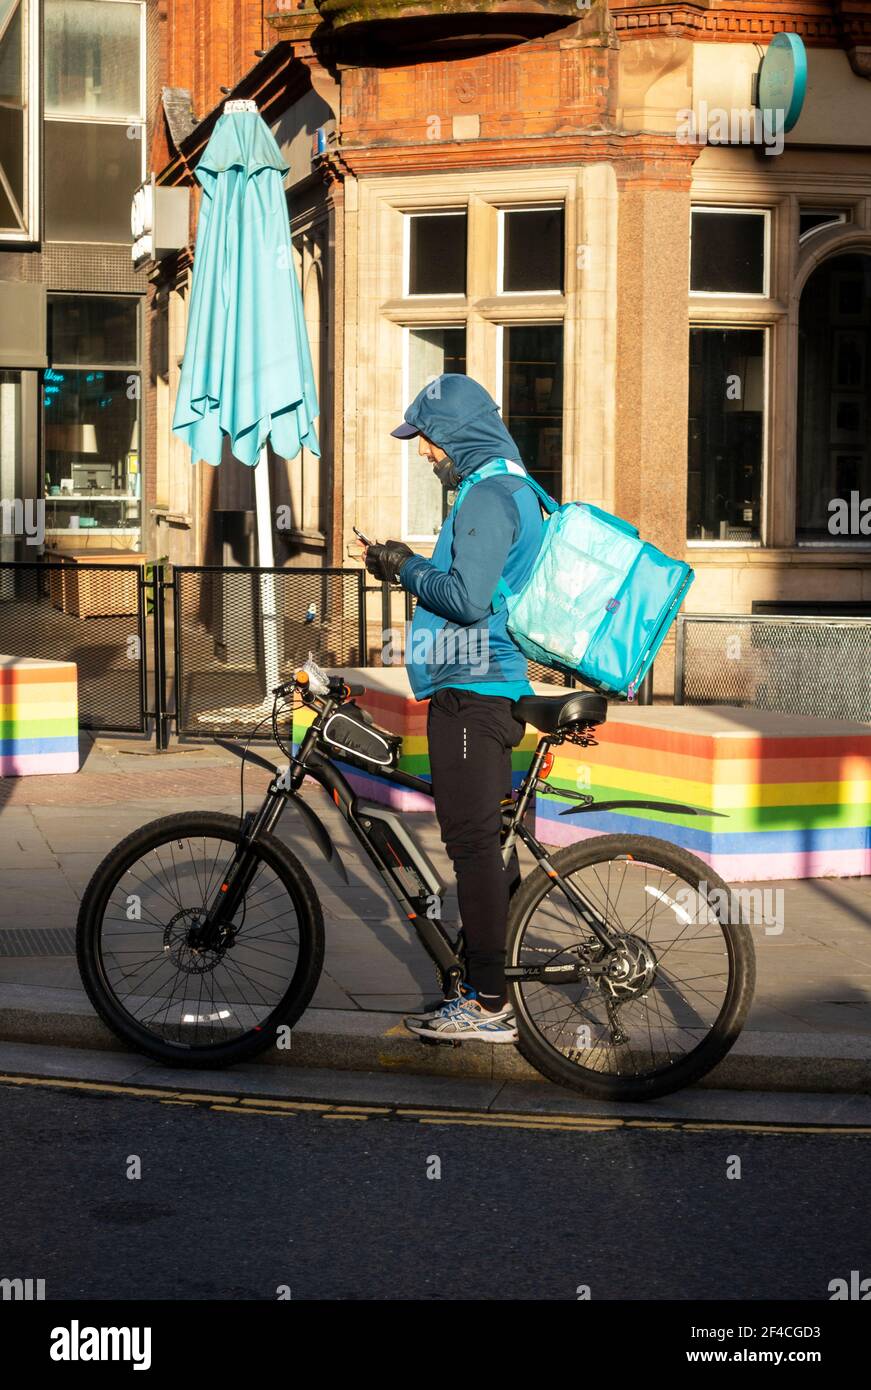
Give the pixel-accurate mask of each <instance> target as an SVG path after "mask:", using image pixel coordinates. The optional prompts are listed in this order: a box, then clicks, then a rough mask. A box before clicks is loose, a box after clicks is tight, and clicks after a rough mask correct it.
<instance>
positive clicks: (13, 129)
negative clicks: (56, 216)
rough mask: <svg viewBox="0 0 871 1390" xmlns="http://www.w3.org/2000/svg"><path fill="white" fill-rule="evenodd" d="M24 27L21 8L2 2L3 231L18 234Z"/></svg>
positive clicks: (10, 0)
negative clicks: (22, 39)
mask: <svg viewBox="0 0 871 1390" xmlns="http://www.w3.org/2000/svg"><path fill="white" fill-rule="evenodd" d="M21 25H22V6H21V4H16V3H15V0H0V36H2V37H0V174H2V177H0V230H2V231H16V232H17V231H21V230H22V227H23V219H22V213H23V209H24V151H25V129H24V73H23V67H22V49H21ZM10 195H11V197H10ZM13 200H14V201H13Z"/></svg>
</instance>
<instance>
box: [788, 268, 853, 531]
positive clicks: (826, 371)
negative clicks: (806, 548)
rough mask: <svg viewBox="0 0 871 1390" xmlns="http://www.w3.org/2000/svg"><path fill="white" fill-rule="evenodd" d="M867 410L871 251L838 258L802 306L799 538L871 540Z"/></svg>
mask: <svg viewBox="0 0 871 1390" xmlns="http://www.w3.org/2000/svg"><path fill="white" fill-rule="evenodd" d="M869 415H871V256H867V255H845V256H833V257H832V258H831V259H830V260H827V261H824V262H823V264H822V265H820V266H818V268H817V269H816V270H815V271H814V272H813V274H812V275H811V277H810V279H809V280H808V282H807V284H806V285H805V287H804V290H803V292H802V296H801V305H800V308H799V356H798V440H797V446H798V447H797V455H798V456H797V498H796V538H797V540H799V541H826V542H829V543H843V542H845V541H848V542H849V541H853V542H854V543H855V542H856V541H863V540H864V541H867V540H868V539H871V537H869V535H868V532H867V530H866V531H865V532H864V533H863V531H862V529H861V528H862V523H863V520H864V519H865V517H866V515H867V513H863V512H862V511H861V510H860V508H861V505H862V503H863V502H864V501H866V499H868V498H871V427H869ZM866 524H867V523H866Z"/></svg>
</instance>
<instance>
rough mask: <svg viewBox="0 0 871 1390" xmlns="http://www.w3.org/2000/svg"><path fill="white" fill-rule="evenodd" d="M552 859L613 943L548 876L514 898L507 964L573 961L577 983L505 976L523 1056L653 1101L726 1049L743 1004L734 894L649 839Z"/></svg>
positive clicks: (563, 1076)
mask: <svg viewBox="0 0 871 1390" xmlns="http://www.w3.org/2000/svg"><path fill="white" fill-rule="evenodd" d="M550 862H551V864H552V865H553V867H554V869H556V870H557V872H558V873H559V874H560V875H561V877H563V878H564V879H567V880H568V881H569V882H570V883H571V884H572V885H574V886H576V887H577V889H578V890H579V891H580V893H581V894H582V895H583V897H584V899H585V900H586V902H587V903H588V904H589V905H590V906H591V907H593V908H594V909H595V910H596V912H597V913H598V916H599V918H600V920H601V921H602V922H604V923H605V924H606V925H607V927H608V929H609V932H610V933H611V936H612V939H613V941H614V943H615V945H616V948H617V949H616V950H615V952H614V953H613V954H611V955H609V954H607V953H606V952H605V951H604V949H603V947H602V946H601V944H600V942H599V941H598V938H597V937H596V936H595V935H594V934H593V933H592V932H591V930H590V928H589V927H588V926H587V925H586V924H585V923H584V921H583V919H582V918H581V916H580V914H579V912H578V910H577V907H576V906H575V905H574V904H573V903H572V901H571V899H570V897H569V896H568V895H567V894H566V893H565V891H564V890H563V889H562V888H561V887H560V885H559V882H558V880H556V879H551V878H550V877H549V876H548V875H547V874H546V873H545V872H544V871H543V870H541V869H537V870H535V871H534V872H533V873H532V874H530V876H529V877H528V878H527V879H526V881H525V882H524V883H523V885H522V887H521V888H520V890H519V891H518V893H517V895H516V898H515V900H514V901H513V903H512V907H511V913H510V917H509V928H508V952H507V964H508V965H509V966H512V967H523V968H526V969H529V968H532V967H537V966H541V965H545V964H546V965H551V966H553V965H557V966H569V967H576V966H579V967H580V973H581V976H582V977H581V978H580V979H578V980H575V981H573V982H572V983H566V984H560V983H555V981H558V979H559V977H558V975H556V973H554V975H553V976H551V977H549V978H547V979H546V980H528V981H526V980H522V979H520V980H511V981H510V983H509V992H510V995H511V999H512V1003H513V1005H514V1010H515V1014H516V1017H517V1031H518V1047H519V1050H520V1052H521V1053H522V1054H523V1056H524V1057H525V1058H526V1060H527V1061H528V1062H530V1063H531V1064H532V1066H534V1067H535V1068H536V1069H537V1070H538V1071H540V1072H541V1073H542V1075H543V1076H546V1077H547V1078H548V1079H549V1080H551V1081H554V1082H556V1083H557V1084H558V1085H560V1086H571V1087H573V1088H574V1089H576V1090H579V1091H582V1092H584V1093H585V1094H586V1095H590V1096H595V1097H597V1098H598V1099H606V1100H652V1099H654V1098H655V1097H656V1096H662V1095H667V1094H668V1093H669V1092H671V1091H676V1090H679V1089H680V1088H681V1087H682V1086H688V1085H690V1084H691V1083H692V1082H694V1081H697V1080H698V1079H699V1078H700V1077H702V1076H704V1075H705V1074H706V1072H708V1071H710V1069H711V1068H712V1067H713V1066H715V1065H716V1063H717V1062H719V1061H720V1060H721V1058H723V1057H724V1056H725V1055H726V1053H727V1052H728V1051H729V1048H730V1047H731V1046H732V1044H733V1043H734V1041H735V1039H736V1038H737V1036H738V1034H739V1032H740V1030H741V1027H742V1025H743V1023H744V1020H745V1018H746V1016H747V1011H748V1009H749V1007H750V1003H751V1000H752V998H753V988H754V984H755V978H756V968H755V960H754V953H753V943H752V940H751V937H750V932H749V930H748V928H747V925H746V923H745V922H744V921H743V920H742V919H741V914H740V911H739V910H736V907H735V895H733V894H732V893H730V891H729V889H728V887H727V885H726V884H725V883H724V882H723V880H722V879H721V878H719V877H718V875H716V874H715V873H713V872H712V870H711V869H710V868H709V867H708V865H706V864H704V863H703V862H702V860H700V859H697V858H696V857H695V855H693V854H690V853H688V852H687V851H686V850H682V849H679V848H678V847H676V846H674V845H669V844H667V843H666V842H665V841H663V840H656V839H651V838H648V837H647V836H641V835H602V836H594V837H593V838H591V839H589V840H585V841H582V842H581V843H579V844H574V845H569V846H568V847H567V848H566V849H563V850H560V851H558V852H557V853H556V854H553V855H552V856H550ZM566 973H567V974H568V973H569V971H567V972H566Z"/></svg>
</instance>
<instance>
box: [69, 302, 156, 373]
mask: <svg viewBox="0 0 871 1390" xmlns="http://www.w3.org/2000/svg"><path fill="white" fill-rule="evenodd" d="M137 304H138V301H137V300H136V299H112V298H110V297H109V296H108V295H107V296H102V295H101V296H96V295H93V296H92V295H54V294H53V295H49V297H48V355H49V359H50V360H51V361H52V362H65V363H67V364H68V365H70V366H72V365H74V364H76V363H82V364H84V363H103V364H104V365H108V364H117V365H118V366H121V367H123V366H126V365H128V364H129V365H130V366H134V367H135V366H136V365H137V364H138V361H139V352H138V340H137V331H136V329H137V317H136V311H137Z"/></svg>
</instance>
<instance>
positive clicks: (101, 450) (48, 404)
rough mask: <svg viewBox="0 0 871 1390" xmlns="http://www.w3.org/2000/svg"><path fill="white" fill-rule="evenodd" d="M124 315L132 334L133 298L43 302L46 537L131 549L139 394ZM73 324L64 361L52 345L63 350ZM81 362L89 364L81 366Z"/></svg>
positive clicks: (137, 502)
mask: <svg viewBox="0 0 871 1390" xmlns="http://www.w3.org/2000/svg"><path fill="white" fill-rule="evenodd" d="M131 314H132V316H133V318H132V321H133V328H134V333H135V331H136V322H137V301H136V300H130V299H113V298H111V297H109V296H106V297H100V298H98V297H96V296H92V297H88V296H84V297H82V299H81V300H79V299H78V298H77V297H75V296H66V295H58V296H50V297H49V316H50V324H51V332H50V338H49V342H50V358H51V366H49V367H48V368H47V369H46V371H45V372H43V374H42V388H41V396H42V414H43V445H44V478H45V498H46V535H47V536H55V537H56V536H64V537H65V538H66V539H67V540H70V539H71V537H70V532H74V533H75V535H76V537H77V538H78V537H79V535H81V539H82V540H84V539H85V537H86V536H87V535H88V534H91V535H98V536H100V537H107V536H108V537H111V536H116V537H123V538H124V540H125V541H129V540H130V539H132V540H133V541H134V543H138V538H139V527H140V506H141V470H140V448H139V420H140V395H141V389H140V376H139V373H138V371H136V370H131V369H130V359H129V347H130V343H129V337H128V335H129V328H130V316H131ZM101 315H102V328H101V326H100V317H101ZM76 322H79V323H80V324H81V325H82V327H83V330H85V329H86V330H87V332H86V333H85V332H83V342H84V344H85V347H84V350H83V351H79V352H76V353H71V354H70V357H69V359H65V358H64V357H63V356H61V355H59V353H58V351H57V348H56V346H55V345H56V344H58V343H59V344H60V345H61V347H62V348H63V349H65V350H67V349H69V347H70V345H71V341H72V340H71V337H70V332H71V330H72V327H73V325H74V324H75V323H76ZM101 352H102V353H104V356H103V360H102V361H101V360H100V354H101ZM88 358H90V359H91V363H92V365H83V364H84V363H85V361H86V359H88Z"/></svg>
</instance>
